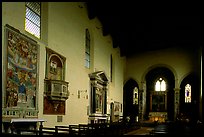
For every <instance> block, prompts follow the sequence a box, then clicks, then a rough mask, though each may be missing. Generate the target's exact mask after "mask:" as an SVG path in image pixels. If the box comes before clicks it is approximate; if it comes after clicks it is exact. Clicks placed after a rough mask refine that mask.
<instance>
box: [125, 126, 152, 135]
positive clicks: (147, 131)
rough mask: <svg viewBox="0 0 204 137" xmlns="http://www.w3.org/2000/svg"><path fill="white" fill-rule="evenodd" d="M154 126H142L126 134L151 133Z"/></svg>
mask: <svg viewBox="0 0 204 137" xmlns="http://www.w3.org/2000/svg"><path fill="white" fill-rule="evenodd" d="M153 129H154V128H152V127H141V128H140V129H137V130H134V131H131V132H129V133H126V134H125V135H150V131H152V130H153Z"/></svg>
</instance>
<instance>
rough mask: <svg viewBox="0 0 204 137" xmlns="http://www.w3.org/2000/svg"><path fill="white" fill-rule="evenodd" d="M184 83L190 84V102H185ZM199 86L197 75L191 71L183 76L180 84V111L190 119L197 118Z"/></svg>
mask: <svg viewBox="0 0 204 137" xmlns="http://www.w3.org/2000/svg"><path fill="white" fill-rule="evenodd" d="M186 84H190V85H191V103H185V86H186ZM199 87H200V81H199V77H198V76H197V75H196V74H193V73H191V74H189V75H188V76H187V77H185V78H184V79H183V80H182V82H181V85H180V88H181V89H180V113H183V114H184V115H185V116H187V117H188V118H190V120H191V121H196V120H198V118H199V92H200V90H199Z"/></svg>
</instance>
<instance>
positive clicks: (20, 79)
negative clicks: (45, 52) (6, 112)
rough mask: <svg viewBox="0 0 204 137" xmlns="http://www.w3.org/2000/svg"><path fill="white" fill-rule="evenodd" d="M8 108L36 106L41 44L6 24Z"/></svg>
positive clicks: (6, 103)
mask: <svg viewBox="0 0 204 137" xmlns="http://www.w3.org/2000/svg"><path fill="white" fill-rule="evenodd" d="M5 30H6V36H5V38H6V41H5V43H6V50H7V54H6V63H7V64H6V80H5V81H6V83H5V84H6V89H5V92H6V93H5V94H4V96H5V107H6V108H19V107H25V108H35V107H36V94H37V83H38V62H37V61H38V58H39V57H38V54H39V52H38V50H39V49H38V48H39V45H38V44H37V43H36V42H35V41H34V40H32V39H31V38H28V37H27V36H25V35H23V34H22V33H20V32H19V31H18V30H17V29H15V28H13V27H11V26H9V25H7V26H6V29H5Z"/></svg>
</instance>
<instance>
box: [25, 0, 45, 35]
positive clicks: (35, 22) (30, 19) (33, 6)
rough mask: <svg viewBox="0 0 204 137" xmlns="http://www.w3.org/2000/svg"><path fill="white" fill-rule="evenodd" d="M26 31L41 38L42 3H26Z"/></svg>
mask: <svg viewBox="0 0 204 137" xmlns="http://www.w3.org/2000/svg"><path fill="white" fill-rule="evenodd" d="M25 6H26V15H25V30H26V31H27V32H29V33H31V34H33V35H34V36H35V37H37V38H40V32H41V3H40V2H26V4H25Z"/></svg>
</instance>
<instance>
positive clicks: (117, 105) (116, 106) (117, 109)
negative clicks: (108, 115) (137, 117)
mask: <svg viewBox="0 0 204 137" xmlns="http://www.w3.org/2000/svg"><path fill="white" fill-rule="evenodd" d="M120 110H121V104H120V103H119V102H117V101H114V115H119V114H120Z"/></svg>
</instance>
